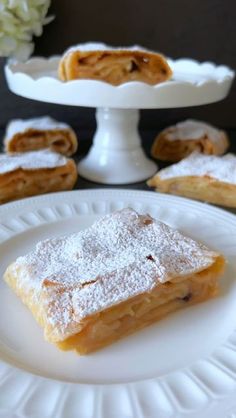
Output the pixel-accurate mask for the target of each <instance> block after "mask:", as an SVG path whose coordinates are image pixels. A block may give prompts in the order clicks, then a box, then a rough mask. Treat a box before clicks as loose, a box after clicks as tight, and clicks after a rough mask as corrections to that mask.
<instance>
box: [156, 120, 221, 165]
mask: <svg viewBox="0 0 236 418" xmlns="http://www.w3.org/2000/svg"><path fill="white" fill-rule="evenodd" d="M228 146H229V140H228V136H227V134H226V133H225V132H224V131H221V130H219V129H217V128H215V127H213V126H211V125H209V124H207V123H205V122H201V121H197V120H192V119H189V120H186V121H184V122H180V123H177V124H176V125H174V126H170V127H169V128H166V129H164V131H162V132H160V134H159V135H158V136H157V137H156V139H155V140H154V143H153V145H152V149H151V154H152V156H153V157H154V158H157V159H159V160H163V161H172V162H176V161H179V160H182V159H183V158H185V157H187V156H188V155H190V154H191V153H192V152H193V151H198V152H201V153H203V154H213V155H221V154H224V152H225V151H226V150H227V148H228Z"/></svg>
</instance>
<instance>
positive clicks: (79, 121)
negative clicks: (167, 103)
mask: <svg viewBox="0 0 236 418" xmlns="http://www.w3.org/2000/svg"><path fill="white" fill-rule="evenodd" d="M51 11H52V13H55V15H56V19H55V20H54V21H53V22H52V23H51V24H49V25H48V26H45V28H44V33H43V35H42V37H40V38H36V39H35V43H36V47H35V55H45V56H47V55H51V54H57V53H61V52H63V51H64V50H65V49H66V48H67V47H68V46H70V45H72V44H76V43H78V42H85V41H91V40H92V41H95V40H96V41H103V42H106V43H108V44H113V45H130V44H140V45H143V46H146V47H148V48H153V49H156V50H159V51H162V52H163V53H165V54H166V55H167V56H170V57H173V58H178V57H191V58H196V59H197V60H200V61H206V60H207V61H213V62H216V63H217V64H227V65H229V66H230V67H232V68H234V69H235V68H236V36H235V21H236V0H179V1H175V0H145V1H141V0H119V1H117V2H114V1H111V0H99V1H92V0H86V1H83V2H82V1H79V0H67V1H65V0H54V1H52V7H51ZM3 63H4V61H3V60H0V73H1V76H0V134H1V135H2V133H3V130H4V126H5V124H6V123H7V121H8V120H9V119H11V118H18V117H25V118H27V117H33V116H39V115H44V114H49V115H51V116H54V117H55V118H58V119H61V120H64V121H66V122H69V123H71V124H72V126H73V127H74V128H75V129H76V130H77V131H78V133H79V136H80V139H81V140H83V139H86V145H85V148H87V146H89V143H87V140H88V139H90V138H91V136H92V133H93V130H94V129H95V121H94V109H88V108H74V107H67V106H60V105H53V104H47V103H39V102H34V101H30V100H27V99H23V98H20V97H17V96H16V95H14V94H12V93H10V92H9V91H8V89H7V86H6V83H5V81H4V77H3ZM186 117H194V118H198V119H202V120H206V121H209V122H211V123H213V124H216V125H218V126H220V127H223V128H231V129H233V128H236V86H235V85H234V86H233V88H232V90H231V93H230V95H229V97H228V98H227V99H226V100H224V101H222V102H219V103H216V104H211V105H207V106H198V107H191V108H183V109H171V110H167V109H166V110H150V111H149V110H145V111H142V118H141V124H140V128H141V131H142V132H143V135H144V136H145V135H147V131H149V132H150V135H154V134H155V133H156V132H157V131H158V129H160V128H162V127H164V126H166V125H167V124H170V123H173V122H175V121H177V120H180V119H184V118H186ZM150 135H149V136H150ZM85 148H83V147H82V148H81V149H82V150H83V149H84V150H85Z"/></svg>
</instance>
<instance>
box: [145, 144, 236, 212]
mask: <svg viewBox="0 0 236 418" xmlns="http://www.w3.org/2000/svg"><path fill="white" fill-rule="evenodd" d="M148 185H149V186H151V187H155V189H156V191H159V192H162V193H171V194H175V195H179V196H185V197H190V198H192V199H197V200H203V201H205V202H209V203H214V204H217V205H222V206H228V207H232V208H233V207H236V156H235V155H233V154H226V155H224V156H222V157H218V156H215V155H203V154H200V153H197V152H194V153H192V154H191V155H190V156H189V157H187V158H185V159H183V160H182V161H180V162H179V163H177V164H173V165H171V166H169V167H167V168H164V169H162V170H160V171H159V172H157V174H156V175H155V176H154V177H152V178H151V179H150V180H148Z"/></svg>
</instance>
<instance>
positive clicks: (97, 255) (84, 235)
mask: <svg viewBox="0 0 236 418" xmlns="http://www.w3.org/2000/svg"><path fill="white" fill-rule="evenodd" d="M214 257H216V253H214V252H212V251H210V250H209V249H208V248H206V247H205V246H203V245H201V244H199V243H197V242H195V241H193V240H192V239H190V238H187V237H185V236H183V235H182V234H181V233H179V232H178V231H176V230H173V229H172V228H170V227H169V226H167V225H165V224H164V223H162V222H159V221H155V220H153V219H152V218H151V217H149V216H148V215H147V216H144V215H138V214H137V213H136V212H135V211H133V210H132V209H123V210H121V211H118V212H115V213H113V214H109V215H107V216H105V217H104V218H102V219H101V220H99V221H98V222H96V223H95V224H93V225H92V226H91V227H90V228H88V229H86V230H84V231H81V232H79V233H77V234H73V235H70V236H68V237H61V238H54V239H50V240H46V241H43V242H40V243H38V244H37V246H36V249H35V250H34V251H32V252H31V253H29V254H28V255H26V256H24V257H20V258H18V259H17V261H16V262H15V264H14V269H16V270H17V278H18V281H19V284H20V286H22V287H23V288H30V289H32V290H33V292H34V295H35V298H36V300H37V301H38V300H39V299H40V295H41V293H42V292H44V295H47V296H46V305H47V307H46V308H45V309H46V311H47V317H48V321H49V322H50V324H51V325H52V326H55V328H57V330H56V333H57V334H56V339H58V340H62V339H64V338H66V336H69V335H71V334H73V332H78V327H79V324H80V321H81V320H82V319H84V318H86V317H87V316H89V315H92V314H94V313H97V312H100V311H102V310H104V309H106V308H108V307H111V306H113V305H116V304H119V303H120V302H122V301H125V300H127V299H129V298H132V297H134V296H136V295H138V294H141V293H143V292H149V291H151V290H152V289H153V288H154V287H155V286H157V285H158V284H161V283H165V282H166V281H169V280H171V279H172V278H174V277H176V276H180V275H181V276H185V275H189V274H192V273H194V272H197V271H200V270H202V269H204V268H207V267H208V266H209V265H210V264H211V263H212V261H213V259H214ZM48 307H50V310H49V308H48ZM75 324H77V325H75ZM76 327H77V328H76ZM75 329H77V331H75Z"/></svg>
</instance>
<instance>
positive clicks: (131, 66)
mask: <svg viewBox="0 0 236 418" xmlns="http://www.w3.org/2000/svg"><path fill="white" fill-rule="evenodd" d="M58 75H59V78H60V79H61V80H63V81H68V80H76V79H90V80H100V81H105V82H107V83H110V84H113V85H114V86H117V85H119V84H122V83H126V82H128V81H142V82H144V83H147V84H152V85H155V84H158V83H161V82H163V81H166V80H169V79H170V77H171V76H172V71H171V69H170V67H169V65H168V63H167V61H166V59H165V58H164V56H163V55H161V54H158V53H154V52H149V51H145V50H142V49H140V50H138V49H128V48H127V49H119V48H116V49H113V48H110V47H106V46H104V47H101V46H100V44H98V49H97V50H96V44H95V48H94V45H93V49H89V46H88V49H86V48H83V46H82V47H81V46H79V45H78V47H73V48H71V49H69V50H68V51H67V52H66V53H65V54H64V55H63V57H62V58H61V61H60V64H59V69H58Z"/></svg>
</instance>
